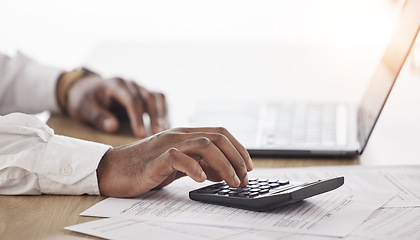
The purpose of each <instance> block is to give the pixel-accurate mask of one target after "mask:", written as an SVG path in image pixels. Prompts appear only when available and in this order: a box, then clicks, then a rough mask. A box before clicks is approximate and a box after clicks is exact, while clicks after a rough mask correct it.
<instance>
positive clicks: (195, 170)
mask: <svg viewBox="0 0 420 240" xmlns="http://www.w3.org/2000/svg"><path fill="white" fill-rule="evenodd" d="M168 163H169V164H168ZM160 164H162V165H164V166H166V170H167V172H166V174H164V176H165V177H167V176H168V175H169V174H171V173H172V172H173V171H174V170H177V171H180V172H183V173H185V174H187V176H189V177H190V178H192V179H194V180H195V181H197V182H204V181H205V180H206V179H207V176H206V174H205V173H204V171H203V169H202V168H201V166H200V164H198V162H197V161H196V160H195V159H193V158H191V157H190V156H188V155H186V154H184V153H183V152H181V151H179V150H178V149H176V148H170V149H169V150H167V151H166V152H165V153H164V154H163V155H162V156H161V161H160ZM159 172H161V173H162V171H160V170H159Z"/></svg>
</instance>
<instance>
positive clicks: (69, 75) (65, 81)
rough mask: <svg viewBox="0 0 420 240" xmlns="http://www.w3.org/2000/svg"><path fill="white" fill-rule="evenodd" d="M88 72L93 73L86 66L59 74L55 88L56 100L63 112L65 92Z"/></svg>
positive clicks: (65, 107) (64, 108)
mask: <svg viewBox="0 0 420 240" xmlns="http://www.w3.org/2000/svg"><path fill="white" fill-rule="evenodd" d="M90 74H94V73H93V72H91V71H89V70H88V69H86V68H78V69H75V70H73V71H71V72H65V73H63V74H61V76H60V77H59V78H58V82H57V89H56V93H57V101H58V104H59V105H60V107H61V109H62V110H64V112H65V111H66V109H67V92H68V90H69V89H70V87H71V86H72V85H73V84H74V83H75V82H76V81H78V80H80V79H82V78H83V77H86V76H88V75H90Z"/></svg>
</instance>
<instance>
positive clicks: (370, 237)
mask: <svg viewBox="0 0 420 240" xmlns="http://www.w3.org/2000/svg"><path fill="white" fill-rule="evenodd" d="M126 217H127V218H126ZM66 229H68V230H72V231H76V232H80V233H85V234H89V235H93V236H97V237H102V238H106V239H116V240H123V239H126V240H130V239H139V236H141V237H142V238H156V236H159V237H168V239H172V240H175V239H183V240H189V239H192V240H196V239H203V240H208V239H223V240H255V239H260V240H268V239H281V240H287V239H299V240H332V239H337V238H335V237H323V236H314V235H299V234H294V233H284V232H271V231H262V230H251V229H242V228H222V227H210V226H199V225H191V224H188V225H187V224H177V223H165V222H150V221H140V220H136V219H132V218H130V217H128V216H125V217H113V218H106V219H102V220H97V221H91V222H87V223H82V224H78V225H74V226H70V227H66ZM169 236H170V238H169ZM340 239H343V240H346V239H352V240H394V239H395V240H397V239H398V240H399V239H420V208H419V207H413V208H381V209H378V210H377V211H375V213H374V214H372V215H371V216H370V217H369V219H367V220H366V221H365V222H364V223H363V224H362V225H361V226H360V227H358V228H357V229H356V230H355V231H354V232H353V233H351V234H350V235H349V236H347V237H345V238H340Z"/></svg>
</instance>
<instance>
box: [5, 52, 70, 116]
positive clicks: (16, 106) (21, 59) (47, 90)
mask: <svg viewBox="0 0 420 240" xmlns="http://www.w3.org/2000/svg"><path fill="white" fill-rule="evenodd" d="M62 73H63V70H61V69H58V68H54V67H49V66H44V65H41V64H39V63H37V62H35V61H33V60H31V59H29V58H27V57H25V56H24V55H22V54H21V53H17V54H16V56H15V57H13V58H10V57H8V56H5V55H3V54H0V115H5V114H8V113H12V112H24V113H39V112H43V111H46V110H49V111H51V112H58V111H59V110H60V108H59V106H58V102H57V98H56V83H57V79H58V78H59V76H60V74H62Z"/></svg>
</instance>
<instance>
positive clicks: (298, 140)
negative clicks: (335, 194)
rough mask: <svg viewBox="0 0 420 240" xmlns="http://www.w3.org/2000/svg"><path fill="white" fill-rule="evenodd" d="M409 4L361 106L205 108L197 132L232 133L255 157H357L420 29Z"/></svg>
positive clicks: (197, 115)
mask: <svg viewBox="0 0 420 240" xmlns="http://www.w3.org/2000/svg"><path fill="white" fill-rule="evenodd" d="M419 11H420V1H417V0H408V1H406V2H405V3H404V6H403V7H402V8H401V13H400V15H399V18H398V22H397V24H396V27H395V31H394V33H393V35H392V38H391V41H390V42H389V44H388V46H387V47H386V50H385V53H384V55H383V57H382V59H381V61H380V63H379V65H378V67H377V69H376V71H375V73H374V74H373V76H372V79H371V80H370V83H369V85H368V88H367V90H366V92H365V94H364V97H363V98H362V101H361V102H360V104H359V105H358V106H350V105H347V104H342V103H317V102H289V103H285V102H269V103H257V102H240V103H239V102H237V103H235V102H222V103H217V102H200V103H198V104H197V105H196V107H195V110H194V113H193V116H192V118H191V124H192V125H193V126H223V127H226V128H227V129H228V130H229V131H230V132H231V133H232V134H233V135H234V136H235V137H236V138H237V139H238V140H239V141H240V142H241V143H242V144H243V145H244V146H245V148H246V149H247V150H248V151H249V153H250V154H251V155H252V156H334V157H339V156H343V157H344V156H356V155H358V154H361V153H362V152H363V150H364V149H365V147H366V144H367V142H368V140H369V137H370V135H371V133H372V131H373V128H374V127H375V124H376V122H377V120H378V118H379V115H380V114H381V111H382V109H383V107H384V105H385V103H386V101H387V98H388V96H389V94H390V92H391V90H392V88H393V85H394V83H395V81H396V79H397V77H398V75H399V73H400V71H401V69H402V66H403V64H404V62H405V61H406V59H407V57H408V54H409V52H410V50H411V48H412V45H413V43H414V41H415V39H416V37H417V34H418V32H419V29H420V14H418V13H419Z"/></svg>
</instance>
